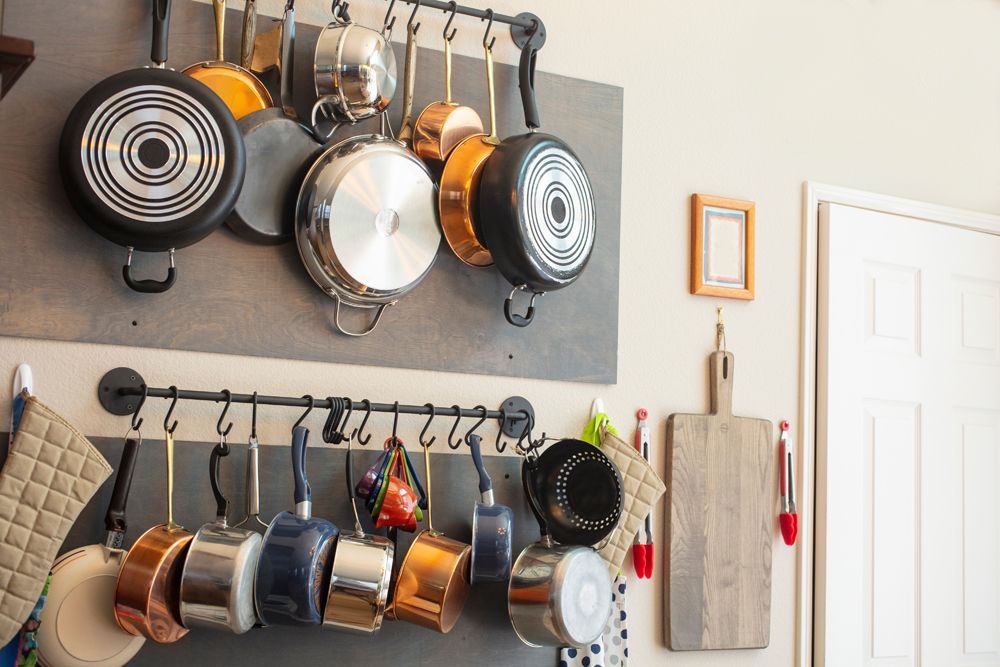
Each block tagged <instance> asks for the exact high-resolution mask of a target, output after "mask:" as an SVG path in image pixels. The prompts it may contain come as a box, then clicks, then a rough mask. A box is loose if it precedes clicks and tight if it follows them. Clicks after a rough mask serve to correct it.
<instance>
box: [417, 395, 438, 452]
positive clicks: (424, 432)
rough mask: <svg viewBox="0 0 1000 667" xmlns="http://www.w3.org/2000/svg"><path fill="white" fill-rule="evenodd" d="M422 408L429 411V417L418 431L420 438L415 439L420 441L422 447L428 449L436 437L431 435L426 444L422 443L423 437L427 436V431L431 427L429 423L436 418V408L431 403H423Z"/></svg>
mask: <svg viewBox="0 0 1000 667" xmlns="http://www.w3.org/2000/svg"><path fill="white" fill-rule="evenodd" d="M424 407H425V408H429V409H430V411H431V416H430V418H429V419H428V420H427V423H426V424H424V427H423V428H422V429H420V436H419V437H418V438H417V439H418V440H419V441H420V444H421V445H423V446H424V447H430V446H431V445H433V444H434V441H435V440H437V436H436V435H432V436H431V439H430V440H428V441H427V442H424V436H425V435H427V429H429V428H430V427H431V422H432V421H434V418H435V417H437V408H435V407H434V404H433V403H424Z"/></svg>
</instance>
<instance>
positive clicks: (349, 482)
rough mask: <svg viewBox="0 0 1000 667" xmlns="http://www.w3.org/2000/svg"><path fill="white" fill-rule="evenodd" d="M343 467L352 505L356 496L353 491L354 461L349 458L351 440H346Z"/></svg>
mask: <svg viewBox="0 0 1000 667" xmlns="http://www.w3.org/2000/svg"><path fill="white" fill-rule="evenodd" d="M344 466H345V467H346V468H347V495H348V496H350V498H351V502H352V503H353V502H354V500H355V498H357V495H356V493H355V491H354V461H353V457H352V456H351V438H348V439H347V460H346V462H345V463H344Z"/></svg>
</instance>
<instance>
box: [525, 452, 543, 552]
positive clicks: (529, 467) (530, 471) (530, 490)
mask: <svg viewBox="0 0 1000 667" xmlns="http://www.w3.org/2000/svg"><path fill="white" fill-rule="evenodd" d="M537 469H538V464H537V463H535V461H534V459H530V458H526V459H525V460H524V463H522V464H521V485H522V486H523V487H524V495H526V496H527V497H528V507H530V508H531V513H532V514H534V515H535V521H537V522H538V530H539V532H541V534H542V540H543V541H545V540H546V539H547V538H548V536H549V524H548V523H547V522H546V521H545V518H544V517H543V516H542V513H541V511H540V510H539V509H538V499H537V498H535V488H534V484H535V480H534V473H535V471H536V470H537Z"/></svg>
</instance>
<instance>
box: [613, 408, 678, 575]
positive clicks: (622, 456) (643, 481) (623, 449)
mask: <svg viewBox="0 0 1000 667" xmlns="http://www.w3.org/2000/svg"><path fill="white" fill-rule="evenodd" d="M601 450H602V451H603V452H604V453H605V454H607V456H608V458H609V459H611V461H612V463H614V464H615V466H617V467H618V470H619V472H621V475H622V483H623V485H624V487H625V494H624V495H625V507H624V508H623V509H622V516H621V519H619V520H618V526H616V527H615V529H614V531H612V533H611V535H609V536H608V537H607V538H606V539H605V540H604V542H603V543H602V544H601V545H600V546H599V547H598V549H597V553H599V554H600V555H601V558H603V559H604V561H605V562H606V563H607V564H608V571H609V572H610V573H611V578H612V579H614V578H615V577H617V576H618V573H619V572H620V571H621V569H622V563H624V562H625V555H626V554H628V552H629V549H631V547H632V540H633V539H634V538H635V534H636V533H637V532H638V531H639V526H641V525H642V522H643V521H645V520H646V515H647V514H649V512H650V510H651V509H652V508H653V506H654V505H656V501H658V500H659V499H660V496H662V495H663V494H664V492H665V491H666V490H667V487H666V485H665V484H664V483H663V480H661V479H660V476H659V475H657V474H656V471H655V470H653V468H652V467H651V466H650V465H649V464H648V463H646V459H644V458H642V456H641V455H640V454H639V452H637V451H636V450H635V448H634V447H630V446H629V445H628V444H627V443H625V441H623V440H622V439H621V438H619V437H618V436H617V435H615V434H614V433H611V432H610V431H609V430H608V429H607V428H606V427H605V428H603V429H601Z"/></svg>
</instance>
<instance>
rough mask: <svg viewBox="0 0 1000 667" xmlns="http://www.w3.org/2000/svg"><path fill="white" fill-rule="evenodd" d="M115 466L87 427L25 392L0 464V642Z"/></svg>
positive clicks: (13, 629) (17, 624)
mask: <svg viewBox="0 0 1000 667" xmlns="http://www.w3.org/2000/svg"><path fill="white" fill-rule="evenodd" d="M111 472H112V469H111V466H110V465H108V462H107V461H105V460H104V457H103V456H101V454H100V452H98V451H97V450H96V449H95V448H94V446H93V445H92V444H90V442H89V441H88V440H87V439H86V438H85V437H83V434H81V433H80V432H79V431H77V430H76V429H75V428H73V427H72V426H70V425H69V423H68V422H66V420H65V419H63V418H62V417H60V416H59V415H57V414H56V413H55V412H53V411H52V410H51V409H50V408H49V407H47V406H46V405H44V404H42V403H41V402H39V400H38V399H37V398H35V397H34V396H31V397H27V399H26V404H25V406H24V414H23V416H22V417H21V424H20V426H19V427H18V430H17V435H15V436H14V443H13V444H12V445H11V448H10V456H9V457H8V458H7V462H6V464H4V467H3V470H2V471H0V644H6V643H7V642H8V641H10V639H11V637H13V636H14V635H15V634H17V632H18V631H19V630H20V629H21V624H22V623H24V620H25V619H26V618H28V615H29V614H30V613H31V610H32V609H33V608H34V606H35V602H37V601H38V595H39V593H41V592H42V587H43V586H44V585H45V579H46V577H47V576H48V574H49V568H50V567H51V566H52V562H53V561H54V560H55V558H56V554H57V553H58V552H59V547H60V546H61V545H62V543H63V540H64V539H65V538H66V533H68V532H69V529H70V527H71V526H72V525H73V522H74V521H76V518H77V516H79V514H80V512H81V511H82V510H83V508H84V506H85V505H86V504H87V502H88V501H90V499H91V497H93V495H94V493H96V492H97V489H98V488H99V487H100V486H101V484H102V483H103V482H104V480H106V479H107V478H108V477H109V476H110V475H111Z"/></svg>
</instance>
